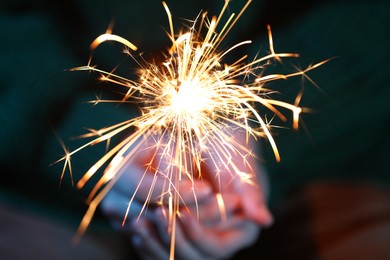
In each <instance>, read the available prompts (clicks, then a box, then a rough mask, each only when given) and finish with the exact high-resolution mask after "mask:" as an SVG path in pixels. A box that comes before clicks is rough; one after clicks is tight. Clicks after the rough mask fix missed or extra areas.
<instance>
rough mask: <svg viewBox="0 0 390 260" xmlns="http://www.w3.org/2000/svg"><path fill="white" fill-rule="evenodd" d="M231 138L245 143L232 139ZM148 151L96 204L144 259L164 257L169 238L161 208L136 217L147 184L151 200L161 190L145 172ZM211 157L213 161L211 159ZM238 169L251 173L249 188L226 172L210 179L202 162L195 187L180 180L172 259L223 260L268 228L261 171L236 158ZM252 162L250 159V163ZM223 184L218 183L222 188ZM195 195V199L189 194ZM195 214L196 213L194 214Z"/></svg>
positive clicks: (158, 181) (158, 180) (211, 170)
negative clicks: (220, 199) (220, 201)
mask: <svg viewBox="0 0 390 260" xmlns="http://www.w3.org/2000/svg"><path fill="white" fill-rule="evenodd" d="M235 139H236V140H239V142H243V141H244V137H243V136H239V135H236V136H235ZM153 154H154V153H153V151H151V150H150V149H145V150H143V152H140V153H139V156H137V158H136V159H135V160H134V161H133V162H132V164H131V165H128V168H127V170H126V172H125V173H124V174H123V175H122V176H121V177H120V179H119V180H118V181H117V183H116V185H115V186H114V187H113V188H112V189H111V191H110V192H109V193H108V194H107V196H106V197H105V199H104V200H103V202H102V204H101V208H102V211H103V213H104V214H106V215H107V216H108V217H109V218H110V220H111V222H112V224H113V226H114V227H115V228H117V229H118V230H119V231H120V232H124V233H126V234H127V235H129V237H130V241H131V243H132V245H133V247H134V248H135V250H136V251H137V253H138V254H139V256H140V257H142V258H143V259H169V246H170V238H171V234H168V232H167V230H168V220H167V218H166V216H165V215H164V211H165V212H167V210H168V209H167V208H166V206H165V205H162V206H158V207H156V206H153V205H151V206H150V207H148V208H147V210H145V211H144V212H143V213H142V216H141V217H139V214H140V211H141V209H142V206H143V203H144V201H145V199H146V198H147V195H148V192H149V189H150V186H151V184H152V183H154V191H153V193H152V196H151V198H152V201H153V200H154V198H157V197H158V195H159V194H160V193H161V190H163V185H164V182H163V178H159V177H157V178H156V179H155V175H154V174H152V173H146V174H144V173H145V166H144V165H145V161H148V160H149V161H150V160H153V159H151V158H152V156H153ZM214 159H215V158H214ZM233 160H235V163H236V165H237V166H238V168H239V169H240V170H242V171H246V172H249V171H252V172H255V173H256V177H257V178H256V179H253V180H252V182H253V183H251V184H249V183H246V182H242V181H240V180H238V179H237V178H234V176H233V175H232V174H230V172H229V170H228V169H225V170H221V169H219V171H220V172H221V174H220V179H219V180H217V179H216V178H212V176H214V175H213V173H214V172H215V171H216V170H217V169H215V166H213V165H212V164H205V167H204V169H202V176H205V177H204V178H203V179H199V180H198V179H196V180H194V183H193V182H192V181H190V180H189V179H186V178H183V179H182V181H181V182H180V184H179V186H180V187H179V189H180V190H181V191H194V192H187V193H186V192H182V193H181V194H182V196H183V197H182V201H181V207H180V209H179V212H180V214H179V215H178V217H177V222H176V223H177V224H176V233H175V236H176V240H175V258H176V259H225V258H229V257H231V256H233V255H234V254H235V253H236V252H238V251H239V250H241V249H243V248H245V247H248V246H250V245H252V244H253V243H254V242H255V241H256V239H257V237H258V235H259V232H260V229H261V228H262V227H268V226H270V225H271V224H272V221H273V220H272V216H271V214H270V212H269V210H268V208H267V206H266V203H265V197H266V194H267V190H266V188H267V185H266V183H267V182H266V179H265V170H264V169H263V168H262V167H260V166H258V164H257V163H256V162H255V160H254V159H253V161H250V162H249V164H250V165H251V167H250V168H249V166H248V165H246V164H244V163H243V162H242V159H241V160H240V158H233ZM251 160H252V159H251ZM142 176H144V177H143V179H142V185H141V186H140V189H139V190H138V191H137V194H136V197H135V200H134V201H133V202H132V206H131V209H130V211H129V215H128V217H127V219H126V223H125V225H124V226H122V221H123V218H124V216H125V213H126V209H127V205H128V202H129V199H130V198H131V196H132V195H133V192H134V189H135V186H134V185H133V186H132V185H130V184H134V183H138V182H139V181H140V179H141V178H142ZM221 184H223V185H221ZM194 193H195V194H196V196H194ZM217 193H221V194H222V197H223V201H224V206H225V215H222V214H221V211H220V209H219V207H218V202H217V198H216V194H217ZM197 212H199V214H197Z"/></svg>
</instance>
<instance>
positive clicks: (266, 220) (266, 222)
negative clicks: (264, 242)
mask: <svg viewBox="0 0 390 260" xmlns="http://www.w3.org/2000/svg"><path fill="white" fill-rule="evenodd" d="M261 219H262V221H261V222H262V223H261V224H262V225H263V226H264V227H270V226H272V224H273V223H274V218H273V216H272V214H271V212H270V211H269V210H268V209H267V208H263V210H262V211H261Z"/></svg>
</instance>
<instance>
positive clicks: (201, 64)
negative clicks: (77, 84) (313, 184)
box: [59, 0, 326, 258]
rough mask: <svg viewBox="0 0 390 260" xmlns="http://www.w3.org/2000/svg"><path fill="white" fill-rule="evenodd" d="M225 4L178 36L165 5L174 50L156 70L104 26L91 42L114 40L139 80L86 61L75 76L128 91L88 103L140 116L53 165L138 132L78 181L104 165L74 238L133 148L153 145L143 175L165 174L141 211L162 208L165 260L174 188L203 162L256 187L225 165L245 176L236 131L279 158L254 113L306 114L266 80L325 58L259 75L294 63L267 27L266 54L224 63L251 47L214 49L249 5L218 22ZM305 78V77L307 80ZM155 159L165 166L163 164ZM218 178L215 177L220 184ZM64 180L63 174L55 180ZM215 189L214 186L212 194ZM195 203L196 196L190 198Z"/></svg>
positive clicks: (198, 173)
mask: <svg viewBox="0 0 390 260" xmlns="http://www.w3.org/2000/svg"><path fill="white" fill-rule="evenodd" d="M228 2H229V1H225V5H224V6H223V8H222V10H221V12H220V14H219V15H218V16H214V17H212V18H211V19H210V18H208V16H207V14H206V13H201V14H200V15H199V16H198V17H197V18H196V19H195V21H193V22H192V25H191V26H189V27H188V29H187V31H185V32H183V33H175V28H174V25H173V20H172V14H171V12H170V10H169V8H168V6H167V4H166V3H165V2H163V7H164V9H165V11H166V13H167V16H168V21H169V32H167V34H168V37H169V39H170V40H171V41H172V45H171V47H170V49H169V51H168V53H166V54H165V55H164V56H165V61H164V62H163V63H161V64H155V63H148V62H146V61H145V60H144V59H137V58H135V56H134V55H133V54H132V52H133V51H136V50H137V47H136V46H135V45H134V44H132V43H131V42H129V41H128V40H126V39H124V38H122V37H120V36H117V35H114V34H112V32H111V29H109V30H107V32H106V33H105V34H102V35H101V36H99V37H97V38H96V39H95V40H94V41H93V42H92V44H91V46H90V47H91V50H92V53H93V51H94V50H95V49H96V48H97V47H98V46H99V45H101V44H102V43H104V42H107V41H113V42H117V43H120V44H122V45H123V46H124V47H125V48H126V50H125V52H126V53H127V54H128V55H130V57H131V58H132V59H133V60H134V61H135V62H136V63H137V65H138V66H139V71H138V74H139V79H138V80H131V79H128V78H126V77H123V76H120V75H117V74H115V73H114V71H105V70H103V69H99V68H97V67H96V66H92V65H91V63H92V55H91V58H90V59H89V62H88V65H86V66H82V67H77V68H74V69H73V70H77V71H94V72H96V73H98V74H100V80H101V81H106V82H110V83H114V84H118V85H120V86H123V87H124V88H125V91H124V95H123V99H120V100H103V99H101V98H100V97H98V98H97V99H96V100H95V101H92V102H93V104H98V103H102V102H108V103H110V102H118V103H123V102H131V100H133V102H134V101H136V102H137V103H139V104H140V110H141V113H140V115H139V116H138V117H135V118H131V119H129V120H126V121H124V122H120V123H118V124H115V125H112V126H110V127H106V128H103V129H100V130H92V129H89V132H88V133H87V134H85V135H84V136H83V137H85V138H92V140H90V141H89V142H87V143H86V144H84V145H83V146H81V147H79V148H77V149H76V150H74V151H71V152H70V151H68V150H65V152H66V155H65V156H64V157H63V158H61V159H60V160H59V161H64V164H65V165H64V170H63V172H64V171H65V168H66V167H69V169H71V165H70V159H71V157H72V156H73V155H74V154H76V153H78V152H79V151H81V150H83V149H84V148H87V147H88V146H92V145H95V144H98V143H102V142H107V143H109V141H110V140H111V139H112V138H113V137H114V136H118V135H119V134H121V133H123V132H124V131H125V130H129V129H135V131H134V132H133V133H132V134H129V135H128V136H127V137H125V138H124V139H123V140H122V141H120V142H119V143H118V144H116V145H114V146H113V148H111V149H110V150H107V152H106V154H104V155H103V156H102V157H101V158H100V159H98V160H97V162H96V163H95V164H94V165H92V166H91V167H90V168H89V170H88V171H87V172H86V173H85V174H84V175H83V177H82V178H81V179H80V180H79V181H78V183H77V187H78V188H80V189H81V188H83V187H84V186H85V184H86V183H87V182H88V181H90V179H91V178H92V176H94V175H95V174H96V173H97V172H98V171H99V170H100V169H101V168H102V167H104V165H106V163H108V167H107V168H106V169H105V170H104V171H103V173H102V175H101V177H100V179H99V181H98V182H97V184H96V185H95V187H94V188H93V190H92V191H91V193H90V195H89V197H88V203H89V208H88V210H87V213H86V214H85V215H84V218H83V220H82V222H81V224H80V227H79V234H83V233H84V232H85V230H86V229H87V227H88V225H89V223H90V222H91V219H92V217H93V214H94V212H95V210H96V208H97V206H98V205H99V204H100V202H101V201H102V200H103V198H104V196H105V195H106V194H107V193H108V192H109V190H110V189H111V188H112V187H113V186H114V185H115V182H116V181H117V180H118V179H119V178H120V176H121V175H122V174H123V172H124V169H125V168H126V166H127V165H129V164H131V163H132V161H133V160H134V158H135V154H136V153H137V151H138V150H139V149H144V147H145V146H146V147H150V148H151V149H150V151H152V156H151V158H153V159H151V161H150V162H148V163H147V164H146V165H145V173H144V176H145V175H146V174H150V173H151V174H154V176H155V178H154V181H156V180H157V176H160V177H163V179H164V181H165V185H164V187H165V189H164V190H163V191H162V193H161V195H160V196H159V198H158V199H157V201H156V198H154V197H152V191H153V187H154V184H152V185H151V187H150V189H149V193H148V198H147V200H146V201H145V202H144V204H143V207H142V210H141V213H140V214H139V216H141V214H142V213H143V211H144V210H145V209H146V207H147V206H148V205H149V204H150V203H155V204H156V205H167V207H166V208H168V212H167V213H165V214H166V216H167V219H168V222H169V225H168V232H170V234H171V247H170V257H171V258H173V257H174V245H175V226H176V218H177V216H179V214H180V213H179V209H180V207H181V201H182V198H181V194H182V193H183V192H188V191H182V190H180V189H179V187H180V186H179V183H180V181H181V180H183V179H184V178H188V179H190V180H194V179H196V178H201V177H202V166H201V165H202V163H203V162H204V161H206V160H207V163H211V164H213V165H214V166H215V168H216V169H221V171H222V170H227V172H230V173H231V174H232V176H233V177H234V178H238V179H239V181H243V182H247V183H250V184H253V183H254V182H253V178H254V173H253V172H243V171H242V170H241V169H240V167H239V166H238V165H236V164H235V162H234V161H233V160H232V158H233V156H237V155H238V156H240V157H241V158H242V161H243V162H244V163H245V164H247V165H248V166H249V167H248V168H249V169H250V165H249V162H248V159H247V158H248V157H251V156H252V153H253V151H252V150H251V148H247V147H246V146H245V144H241V143H240V142H239V141H238V140H236V139H234V137H232V132H233V131H240V132H243V133H245V136H246V140H248V139H249V137H253V138H255V139H256V138H259V137H265V138H266V139H267V140H268V141H269V143H270V145H271V147H272V149H273V153H274V155H275V160H276V161H280V154H279V151H278V148H277V145H276V142H275V140H274V138H273V136H272V134H271V129H272V127H273V126H271V121H272V120H271V121H269V120H268V119H267V115H266V113H263V114H261V113H260V112H259V109H258V108H259V107H265V108H266V109H268V110H269V112H270V113H272V114H273V117H272V119H274V117H279V118H280V119H281V120H282V121H287V117H286V116H285V114H284V113H283V111H286V110H287V111H288V110H289V111H291V113H292V117H293V123H292V125H293V128H294V129H296V128H298V125H299V117H300V114H301V112H302V111H303V109H302V108H301V107H299V103H300V100H301V98H302V92H300V93H299V94H298V96H297V98H296V100H295V103H294V104H290V103H288V102H285V101H282V100H276V99H272V98H271V97H270V96H271V95H272V94H274V93H277V91H275V90H271V89H268V88H267V87H266V85H267V83H268V82H271V81H277V80H287V79H288V78H291V77H297V76H304V77H305V78H308V76H307V72H309V71H310V70H312V69H315V68H317V67H318V66H320V65H322V64H324V63H325V62H326V61H323V62H320V63H317V64H314V65H311V66H309V67H308V68H306V69H304V70H299V71H297V72H294V73H291V74H269V75H264V73H265V68H266V67H267V66H269V65H270V64H273V63H275V62H276V63H279V62H280V61H281V60H282V59H284V58H297V57H299V55H298V54H295V53H279V52H277V51H276V50H275V48H274V43H273V37H272V32H271V27H270V26H268V27H267V30H268V40H269V41H268V42H269V53H268V54H267V55H265V56H262V57H256V58H255V59H253V60H252V61H249V62H245V60H248V58H247V56H246V55H244V56H242V57H240V58H238V59H237V60H236V61H235V62H232V63H231V64H225V63H224V58H225V56H228V55H229V54H230V53H231V52H232V51H234V50H236V49H238V48H240V47H242V46H244V45H248V44H251V41H243V42H239V43H237V44H236V45H234V46H232V47H231V48H228V49H227V50H225V51H220V50H219V47H220V45H221V43H222V41H223V40H224V39H225V38H226V36H227V35H228V33H229V32H230V30H231V29H232V28H233V26H234V25H235V23H236V22H237V21H238V19H239V18H240V17H241V15H242V14H243V13H244V11H245V10H246V9H247V8H248V6H249V4H250V2H251V0H248V1H247V2H246V4H245V5H244V7H243V8H242V9H241V10H240V12H239V14H238V15H237V16H235V14H232V15H230V16H229V17H227V19H226V20H227V22H226V23H224V24H221V20H222V18H223V17H224V16H225V15H226V9H227V6H228ZM308 79H309V78H308ZM161 160H166V161H168V163H167V165H166V166H164V167H162V163H161ZM219 174H220V172H219V171H218V172H216V173H215V175H216V176H215V177H216V178H219V176H218V175H219ZM62 175H63V173H62ZM144 176H143V177H142V178H141V180H140V182H139V183H138V184H137V186H136V189H135V192H134V194H133V196H132V197H131V198H130V200H129V204H128V208H127V212H126V215H125V216H124V220H123V223H125V221H126V218H127V216H128V214H129V211H130V207H131V204H132V202H133V201H134V199H135V194H136V193H137V192H138V190H139V189H140V188H141V186H142V181H143V178H144ZM217 188H218V187H217ZM194 198H195V200H196V194H195V193H194ZM216 198H217V201H218V205H219V208H220V211H221V216H222V219H223V218H226V216H225V208H224V201H223V197H222V194H221V193H220V192H217V193H216Z"/></svg>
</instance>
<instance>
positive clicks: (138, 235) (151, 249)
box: [131, 219, 169, 260]
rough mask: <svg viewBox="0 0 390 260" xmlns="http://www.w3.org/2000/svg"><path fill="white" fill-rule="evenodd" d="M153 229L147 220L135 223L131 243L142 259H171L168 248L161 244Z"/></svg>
mask: <svg viewBox="0 0 390 260" xmlns="http://www.w3.org/2000/svg"><path fill="white" fill-rule="evenodd" d="M153 229H154V228H153V226H152V225H151V223H150V222H148V221H147V220H145V219H139V220H138V221H137V222H134V224H133V226H132V230H133V234H132V237H131V243H132V245H133V247H134V249H135V251H136V252H137V253H138V255H139V256H140V257H141V258H142V259H147V260H149V259H150V260H154V259H157V260H160V259H161V260H166V259H169V252H168V250H167V248H166V247H165V246H164V245H162V244H161V242H160V241H159V239H158V237H157V236H156V234H154V233H153Z"/></svg>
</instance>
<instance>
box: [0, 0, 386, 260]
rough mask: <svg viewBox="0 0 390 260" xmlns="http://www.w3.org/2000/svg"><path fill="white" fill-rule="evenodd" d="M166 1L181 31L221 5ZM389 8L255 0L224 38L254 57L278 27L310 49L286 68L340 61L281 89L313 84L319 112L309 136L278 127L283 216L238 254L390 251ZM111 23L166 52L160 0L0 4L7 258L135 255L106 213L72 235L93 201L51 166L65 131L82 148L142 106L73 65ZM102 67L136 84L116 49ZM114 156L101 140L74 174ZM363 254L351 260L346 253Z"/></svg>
mask: <svg viewBox="0 0 390 260" xmlns="http://www.w3.org/2000/svg"><path fill="white" fill-rule="evenodd" d="M167 3H168V5H169V7H170V9H171V12H172V13H173V16H174V21H175V25H176V28H178V27H179V26H178V25H179V24H181V22H182V20H181V18H189V19H193V18H195V17H196V15H197V14H198V13H199V12H200V10H209V13H210V14H218V13H219V10H220V8H221V6H222V5H223V3H224V1H223V0H218V1H206V0H202V1H185V2H184V1H181V2H179V1H176V2H174V1H167ZM244 3H245V1H239V0H235V1H232V3H231V5H230V6H229V10H228V12H236V13H237V12H238V11H239V10H240V9H241V7H242V6H243V5H244ZM389 15H390V2H389V1H380V0H374V1H372V0H371V1H368V0H365V1H364V0H360V1H348V0H344V1H331V0H328V1H326V0H323V1H305V0H298V1H280V0H276V1H267V0H255V1H253V3H252V4H251V5H250V7H249V9H248V10H247V11H246V12H245V14H244V15H243V17H242V18H241V19H240V21H239V23H238V24H237V25H236V26H235V28H234V29H233V30H232V32H231V33H230V35H229V36H228V38H227V39H226V41H225V42H224V44H223V45H222V46H221V47H222V48H225V49H226V48H227V47H228V46H230V45H231V44H233V43H237V42H240V41H243V40H247V39H252V40H253V44H252V45H251V46H249V47H246V48H245V49H243V51H246V52H249V54H250V55H249V56H250V57H251V58H254V57H255V55H256V54H258V53H259V54H260V55H262V54H266V53H267V51H268V39H267V32H266V26H267V24H270V25H271V26H272V30H273V36H274V46H275V49H276V51H279V52H294V53H299V54H300V55H301V57H300V58H299V59H297V60H291V61H290V60H288V61H285V63H284V64H282V65H281V66H279V67H282V69H283V70H284V71H287V72H288V71H294V70H295V69H296V68H297V67H298V68H299V67H300V68H305V67H307V66H308V65H310V64H313V63H316V62H319V61H322V60H325V59H328V58H335V59H333V60H332V61H330V62H329V63H327V64H325V65H323V66H322V67H320V68H318V69H316V70H314V71H312V72H310V73H309V76H310V77H311V78H312V79H313V80H314V81H315V82H316V83H317V84H318V86H320V88H321V90H319V89H318V88H317V87H315V86H314V85H313V84H311V83H310V82H309V81H307V80H302V79H301V78H296V79H293V80H289V81H287V82H277V83H272V85H271V87H272V88H273V89H277V90H280V93H281V94H280V95H279V96H280V98H281V99H283V100H288V101H292V102H293V101H294V98H295V96H296V95H297V94H298V92H299V91H300V90H301V88H302V87H304V94H303V99H302V101H301V105H302V106H305V107H309V108H311V109H312V112H311V113H307V114H303V115H302V121H301V123H302V124H301V128H300V129H299V130H298V131H293V130H291V129H277V130H276V132H275V134H276V135H275V139H276V141H277V143H278V145H279V148H280V152H281V156H282V161H281V162H280V163H276V162H275V160H274V157H273V154H272V151H271V147H270V145H269V144H268V143H267V142H266V141H261V142H262V143H263V149H264V156H263V157H264V158H263V159H264V162H265V163H266V167H267V169H268V171H269V178H270V181H271V197H270V206H271V209H272V211H273V212H274V214H275V218H276V222H275V225H274V227H273V228H271V229H269V230H266V231H264V234H262V236H261V238H260V240H259V241H258V243H257V244H256V245H255V246H254V247H252V248H251V249H249V250H247V251H245V252H243V253H241V254H239V255H238V256H237V258H239V259H257V258H258V257H263V258H264V259H319V258H321V259H368V258H366V257H369V259H388V258H389V257H390V255H389V249H385V246H384V245H386V244H389V242H390V228H389V225H390V224H389V223H390V214H389V212H390V209H389V205H390V203H389V202H390V197H389V185H390V170H389V168H390V167H389V162H388V161H389V159H390V152H389V146H390V142H389V135H388V132H389V127H390V113H389V112H390V106H389V105H388V99H389V97H390V95H389V94H390V90H389V89H390V86H389V79H388V76H389V75H390V66H388V58H389V57H390V56H389V47H388V46H389V39H390V22H389ZM111 23H112V24H114V27H113V28H114V30H113V32H114V33H115V34H118V35H121V36H122V37H124V38H126V39H128V40H130V41H131V42H132V43H134V44H135V45H136V46H138V47H139V49H140V51H142V52H143V53H144V54H143V56H144V57H145V58H146V59H148V58H149V59H152V58H155V57H161V52H165V51H166V50H167V47H168V46H169V40H168V38H167V37H166V34H165V32H164V29H167V28H168V21H167V18H166V14H165V11H164V9H163V7H162V5H161V3H160V2H159V1H152V0H147V1H124V0H114V1H103V0H101V1H100V0H99V1H96V0H94V1H92V0H82V1H75V0H73V1H72V0H67V1H65V0H59V1H45V0H35V1H31V0H30V1H27V0H17V1H15V0H1V1H0V35H1V40H0V122H1V126H0V138H1V139H0V140H1V142H0V143H1V145H0V167H1V174H0V214H1V215H0V257H1V255H3V256H5V258H3V259H25V256H26V255H29V257H28V258H29V259H69V258H71V257H76V258H77V259H92V258H93V259H124V258H128V257H131V256H132V253H131V249H130V248H129V247H130V246H129V245H128V244H127V239H126V238H125V237H122V236H121V235H117V234H114V233H113V232H112V230H111V229H110V227H109V225H108V223H107V220H106V219H105V218H104V217H102V216H100V215H99V213H98V214H97V217H96V218H95V220H94V221H93V224H92V226H91V229H90V231H89V232H88V233H87V235H86V237H85V239H83V240H82V242H81V244H80V245H79V246H78V247H73V246H72V245H71V244H70V240H71V238H72V236H73V234H74V232H75V230H76V228H77V226H78V223H79V221H80V220H81V218H82V216H83V214H84V212H85V210H86V206H85V203H84V201H83V200H84V199H85V193H84V192H83V191H78V190H77V189H76V188H74V187H72V185H71V178H70V176H69V175H68V174H66V175H65V176H64V179H63V182H62V185H59V184H60V175H61V170H62V165H61V164H59V165H58V164H57V165H53V166H50V165H51V164H52V163H53V162H54V161H56V160H57V159H58V158H60V157H61V156H62V154H63V150H62V148H61V146H60V142H59V140H58V139H57V137H56V134H57V135H58V136H60V137H61V138H62V139H64V141H65V143H66V145H67V146H68V148H69V149H70V150H72V149H74V148H76V147H77V146H78V145H80V144H82V143H83V141H82V140H81V141H80V140H70V139H69V138H71V137H74V136H78V135H80V134H83V133H84V132H85V130H84V129H83V128H84V127H90V128H94V129H99V128H101V127H104V126H108V125H110V124H113V123H116V122H120V121H122V120H124V119H127V118H129V116H131V115H132V113H133V112H131V109H132V108H129V107H126V106H119V107H118V106H115V105H99V106H94V107H92V106H91V105H90V104H86V103H85V102H86V101H88V100H91V99H94V97H95V95H102V96H103V97H115V96H116V95H117V94H116V92H115V91H110V90H109V88H107V87H110V86H107V84H102V83H100V82H98V80H97V75H96V74H90V73H86V72H70V71H67V69H69V68H73V67H77V66H82V65H85V64H86V63H87V61H88V58H89V55H90V50H89V44H90V43H91V42H92V40H93V39H95V38H96V37H97V36H98V35H100V34H102V33H104V32H105V30H106V29H107V27H108V26H109V25H110V24H111ZM156 59H158V58H156ZM94 63H95V64H98V65H99V66H100V67H103V68H114V67H115V66H117V65H118V64H119V65H120V67H121V70H123V71H124V72H126V73H128V74H129V77H130V78H131V77H134V79H135V76H134V75H135V74H134V70H135V69H136V67H135V64H134V63H131V62H129V61H128V58H127V57H126V56H125V55H123V54H122V53H121V46H118V45H117V44H105V45H104V46H102V47H101V49H99V52H98V53H97V55H96V57H95V59H94ZM279 67H277V68H279ZM287 126H289V125H287ZM55 133H56V134H55ZM103 152H104V146H103V147H96V148H94V149H89V150H88V151H87V152H84V153H81V154H80V155H77V156H76V157H75V158H74V162H73V163H74V165H73V166H74V167H73V168H74V176H73V178H74V179H75V180H77V179H78V178H79V177H80V176H81V175H82V174H83V172H85V170H86V169H87V167H88V165H91V164H92V163H93V161H94V159H96V158H98V157H99V156H100V155H101V154H102V153H103ZM362 228H364V232H365V233H364V232H363V233H362V232H361V229H362ZM386 250H387V251H386ZM352 251H353V252H354V254H355V255H354V256H353V258H350V257H351V255H347V253H346V252H352ZM253 252H256V258H252V255H253Z"/></svg>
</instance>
